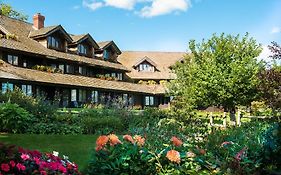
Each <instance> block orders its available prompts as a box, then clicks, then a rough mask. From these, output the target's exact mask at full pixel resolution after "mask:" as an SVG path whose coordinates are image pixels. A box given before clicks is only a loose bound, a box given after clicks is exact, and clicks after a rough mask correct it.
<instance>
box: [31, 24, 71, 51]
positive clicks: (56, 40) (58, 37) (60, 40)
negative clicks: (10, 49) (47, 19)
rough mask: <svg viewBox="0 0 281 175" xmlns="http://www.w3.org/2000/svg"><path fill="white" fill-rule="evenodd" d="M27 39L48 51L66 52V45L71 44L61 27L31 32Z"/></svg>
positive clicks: (44, 28)
mask: <svg viewBox="0 0 281 175" xmlns="http://www.w3.org/2000/svg"><path fill="white" fill-rule="evenodd" d="M29 37H30V38H32V39H34V40H36V41H38V42H39V43H41V44H42V45H43V46H45V47H47V48H49V49H54V50H58V51H63V52H66V50H67V44H68V43H71V42H72V38H71V37H70V36H69V35H68V33H67V32H66V31H65V30H64V28H63V27H62V26H61V25H57V26H49V27H43V28H40V29H38V30H34V31H31V32H30V34H29Z"/></svg>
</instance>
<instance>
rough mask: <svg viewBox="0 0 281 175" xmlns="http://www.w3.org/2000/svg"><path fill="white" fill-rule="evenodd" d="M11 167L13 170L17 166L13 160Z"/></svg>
mask: <svg viewBox="0 0 281 175" xmlns="http://www.w3.org/2000/svg"><path fill="white" fill-rule="evenodd" d="M10 165H11V167H12V168H14V167H15V166H16V163H15V161H13V160H11V161H10Z"/></svg>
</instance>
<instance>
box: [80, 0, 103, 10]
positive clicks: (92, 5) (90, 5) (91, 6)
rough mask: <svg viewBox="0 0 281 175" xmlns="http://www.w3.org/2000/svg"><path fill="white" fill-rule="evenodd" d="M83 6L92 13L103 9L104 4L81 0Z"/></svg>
mask: <svg viewBox="0 0 281 175" xmlns="http://www.w3.org/2000/svg"><path fill="white" fill-rule="evenodd" d="M83 6H84V7H87V8H89V9H91V10H93V11H94V10H97V9H99V8H101V7H103V6H104V3H102V2H97V1H92V2H88V1H85V0H83Z"/></svg>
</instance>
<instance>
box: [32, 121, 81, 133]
mask: <svg viewBox="0 0 281 175" xmlns="http://www.w3.org/2000/svg"><path fill="white" fill-rule="evenodd" d="M27 132H28V133H32V134H60V135H67V134H71V135H75V134H81V133H82V127H81V126H80V125H74V124H73V125H70V124H66V123H59V122H58V121H54V122H49V123H43V122H39V123H34V124H33V126H31V127H30V128H29V129H28V131H27Z"/></svg>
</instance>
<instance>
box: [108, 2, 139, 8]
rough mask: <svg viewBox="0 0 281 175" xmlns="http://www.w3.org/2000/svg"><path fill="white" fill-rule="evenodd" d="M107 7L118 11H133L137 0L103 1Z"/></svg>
mask: <svg viewBox="0 0 281 175" xmlns="http://www.w3.org/2000/svg"><path fill="white" fill-rule="evenodd" d="M104 2H105V4H106V5H107V6H112V7H116V8H120V9H126V10H133V9H134V7H135V4H136V3H137V0H104Z"/></svg>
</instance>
